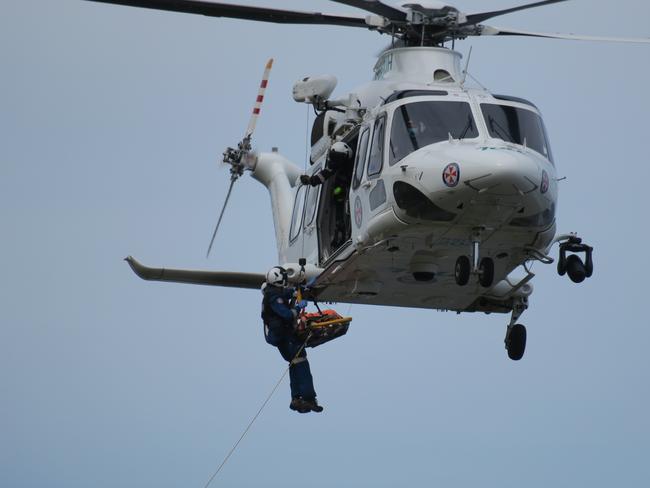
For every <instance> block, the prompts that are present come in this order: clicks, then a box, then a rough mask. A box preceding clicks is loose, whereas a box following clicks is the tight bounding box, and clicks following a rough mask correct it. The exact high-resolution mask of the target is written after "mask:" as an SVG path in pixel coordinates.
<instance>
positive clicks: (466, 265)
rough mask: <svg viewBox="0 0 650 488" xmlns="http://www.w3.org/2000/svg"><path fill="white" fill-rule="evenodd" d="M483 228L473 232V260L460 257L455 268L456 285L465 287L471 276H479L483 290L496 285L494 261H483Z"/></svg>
mask: <svg viewBox="0 0 650 488" xmlns="http://www.w3.org/2000/svg"><path fill="white" fill-rule="evenodd" d="M484 231H485V228H483V227H476V228H475V229H474V230H473V232H472V260H471V261H470V259H469V258H468V257H467V256H459V257H458V259H457V260H456V266H455V267H454V277H455V278H456V284H458V285H459V286H465V285H466V284H467V283H469V278H470V276H471V275H477V276H478V282H479V283H480V285H481V286H482V287H483V288H490V287H491V286H492V284H493V283H494V261H493V260H492V258H487V257H486V258H483V259H481V256H480V251H481V235H482V233H483V232H484Z"/></svg>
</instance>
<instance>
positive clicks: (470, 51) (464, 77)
mask: <svg viewBox="0 0 650 488" xmlns="http://www.w3.org/2000/svg"><path fill="white" fill-rule="evenodd" d="M472 49H474V46H470V47H469V54H468V55H467V62H466V63H465V69H464V70H463V81H462V82H461V83H460V84H461V85H465V80H466V79H467V73H468V71H469V62H470V61H471V59H472Z"/></svg>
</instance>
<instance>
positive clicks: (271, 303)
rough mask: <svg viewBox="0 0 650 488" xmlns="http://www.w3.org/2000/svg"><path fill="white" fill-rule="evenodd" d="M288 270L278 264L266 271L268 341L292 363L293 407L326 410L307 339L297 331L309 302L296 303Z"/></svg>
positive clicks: (264, 314) (264, 304) (264, 313)
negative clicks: (305, 344)
mask: <svg viewBox="0 0 650 488" xmlns="http://www.w3.org/2000/svg"><path fill="white" fill-rule="evenodd" d="M287 285H288V281H287V272H286V271H285V270H284V268H281V267H280V266H276V267H274V268H271V269H270V270H269V272H268V273H267V274H266V284H265V286H264V287H263V289H262V293H263V294H264V299H263V300H262V320H263V321H264V337H265V339H266V342H268V343H269V344H271V345H272V346H275V347H277V348H278V350H279V351H280V354H282V357H283V358H284V359H285V361H287V362H289V363H291V364H290V366H289V378H290V382H291V404H290V405H289V408H290V409H291V410H295V411H297V412H300V413H308V412H322V411H323V407H321V406H320V405H318V402H317V401H316V392H315V391H314V381H313V378H312V376H311V370H310V368H309V361H307V352H306V351H305V348H304V347H302V346H303V342H302V341H299V340H298V339H297V338H296V336H295V333H294V326H295V323H296V317H297V316H298V313H299V311H300V310H302V309H303V308H305V307H306V306H307V303H306V302H301V303H298V304H295V299H294V292H295V290H294V288H291V287H288V286H287Z"/></svg>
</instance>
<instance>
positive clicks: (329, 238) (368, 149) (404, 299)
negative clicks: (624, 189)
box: [253, 48, 558, 312]
mask: <svg viewBox="0 0 650 488" xmlns="http://www.w3.org/2000/svg"><path fill="white" fill-rule="evenodd" d="M459 59H460V55H459V54H458V53H455V52H454V51H449V50H446V49H440V48H406V49H396V50H392V51H388V52H387V53H385V54H384V55H383V56H382V57H381V58H380V60H379V61H378V63H377V67H376V74H377V76H376V78H377V79H376V80H375V81H373V82H370V83H369V84H368V85H365V86H364V87H362V88H360V89H359V90H357V91H356V92H355V93H354V94H353V95H351V96H350V97H348V98H349V99H350V100H355V101H356V106H354V107H353V110H352V112H356V114H358V118H357V119H356V120H355V119H354V118H353V117H351V115H350V114H351V111H350V110H348V111H346V113H345V114H342V113H340V112H332V113H329V112H328V113H327V114H321V115H323V116H322V117H320V120H319V119H317V121H316V124H321V123H322V124H324V127H323V128H322V136H321V137H316V138H315V139H316V140H315V141H314V150H313V151H312V156H314V155H316V157H315V158H314V157H312V163H313V164H312V166H311V167H310V172H311V173H312V174H313V173H315V172H317V171H319V170H320V169H322V167H323V165H326V164H327V151H324V150H323V148H327V147H329V145H330V144H331V143H333V142H335V141H336V140H343V141H345V142H346V143H348V144H349V145H350V147H352V148H353V149H354V151H355V160H354V163H353V164H351V165H350V166H351V167H350V168H348V169H347V170H345V171H340V172H339V174H337V175H335V176H334V177H332V178H330V179H329V180H327V181H326V182H325V183H324V184H323V185H321V186H317V187H305V186H302V185H301V184H300V182H299V179H298V176H299V175H300V173H301V170H300V169H299V168H298V167H297V166H295V165H292V164H291V163H290V162H288V161H287V160H286V159H284V158H283V157H282V156H281V155H279V154H277V153H270V154H261V155H259V157H258V158H257V162H256V167H255V170H254V171H253V177H255V178H256V179H258V180H260V181H262V182H263V183H264V184H265V185H266V186H267V187H268V188H269V190H270V193H271V197H272V201H273V211H274V218H275V225H276V238H277V240H278V251H279V255H280V262H281V263H284V264H285V265H286V266H287V267H288V268H292V269H293V268H295V265H293V266H292V264H291V263H298V261H299V260H300V258H305V259H306V261H307V263H308V265H307V269H308V270H311V274H312V275H314V276H318V279H317V282H316V287H315V294H316V295H317V296H318V299H320V300H323V301H333V302H348V303H367V304H377V305H391V306H407V307H423V308H435V309H446V310H458V311H461V310H465V311H467V310H483V311H497V312H498V311H502V312H509V311H510V310H511V307H510V305H509V302H508V300H509V299H510V298H511V296H512V293H513V292H515V291H516V292H517V293H519V294H524V295H526V296H527V295H529V294H530V293H531V292H532V287H531V286H530V285H528V284H526V285H525V286H519V287H517V285H516V282H515V281H513V280H512V279H510V280H509V281H504V280H506V278H507V277H508V275H509V274H510V273H511V272H512V271H513V270H514V269H515V268H517V267H518V266H520V265H521V264H523V263H525V262H526V261H528V260H529V259H530V253H531V251H532V252H538V253H541V254H544V253H545V251H546V250H547V249H548V247H549V246H550V244H551V243H552V241H553V238H554V237H555V209H556V204H557V196H558V189H557V177H556V170H555V166H554V164H553V162H552V154H551V151H550V146H549V143H548V138H547V136H546V131H545V129H544V126H543V123H542V119H541V115H540V113H539V111H538V110H537V108H536V107H535V106H533V105H532V104H531V103H529V102H526V101H524V100H521V99H515V98H512V97H503V96H496V97H495V96H493V95H492V94H490V93H488V92H486V91H485V90H480V89H468V88H466V87H465V86H464V83H463V81H464V73H463V72H461V70H460V68H459ZM353 105H354V104H353ZM317 129H318V130H316V134H317V136H318V135H320V134H321V132H319V130H321V128H317ZM475 246H477V247H475ZM474 249H476V251H479V250H480V256H477V255H473V253H475V251H474ZM463 255H465V256H470V259H472V260H475V261H476V262H475V263H474V264H475V266H474V268H475V269H474V272H477V269H476V268H477V266H478V262H479V261H478V260H479V259H483V258H489V259H491V260H492V261H493V263H494V280H493V283H492V282H491V283H490V286H487V287H486V286H481V285H480V284H479V283H478V282H477V283H470V284H469V286H463V287H459V286H458V285H457V283H456V280H455V272H456V270H455V263H456V261H457V259H458V257H459V256H463ZM308 274H309V273H308ZM319 287H320V291H319Z"/></svg>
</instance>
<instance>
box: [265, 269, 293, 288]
mask: <svg viewBox="0 0 650 488" xmlns="http://www.w3.org/2000/svg"><path fill="white" fill-rule="evenodd" d="M287 281H288V276H287V270H286V269H284V268H283V267H282V266H274V267H273V268H271V269H270V270H268V272H267V273H266V282H267V283H268V284H269V285H273V286H286V285H287Z"/></svg>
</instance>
